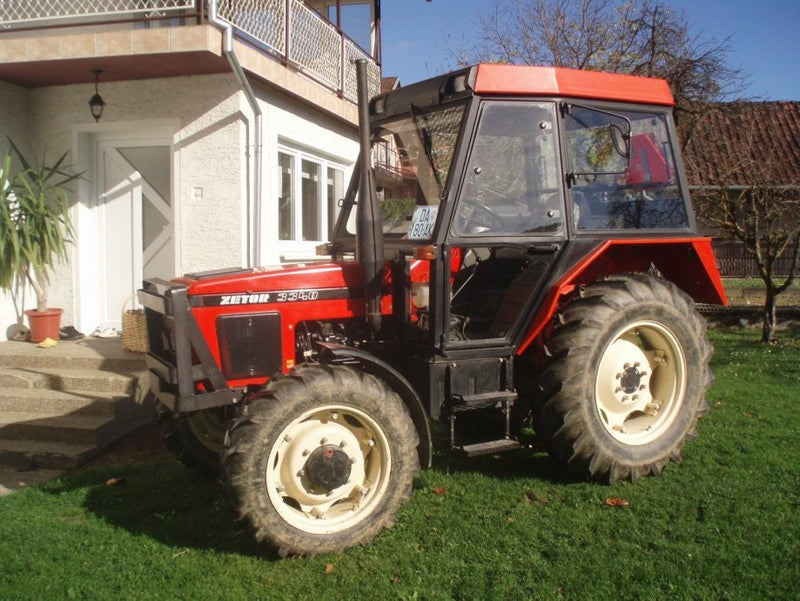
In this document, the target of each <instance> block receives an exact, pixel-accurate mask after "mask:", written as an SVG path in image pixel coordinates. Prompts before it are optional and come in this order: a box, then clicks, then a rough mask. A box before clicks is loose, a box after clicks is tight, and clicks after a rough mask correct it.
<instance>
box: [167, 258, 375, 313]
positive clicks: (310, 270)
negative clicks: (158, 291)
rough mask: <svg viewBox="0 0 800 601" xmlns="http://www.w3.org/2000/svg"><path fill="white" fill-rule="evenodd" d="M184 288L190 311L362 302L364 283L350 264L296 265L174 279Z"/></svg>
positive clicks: (348, 262)
mask: <svg viewBox="0 0 800 601" xmlns="http://www.w3.org/2000/svg"><path fill="white" fill-rule="evenodd" d="M173 282H175V283H179V284H183V285H184V286H186V287H187V293H188V296H189V298H190V304H191V305H192V306H193V307H207V306H219V305H263V304H272V303H282V302H290V301H297V302H302V301H303V300H308V299H309V298H311V297H313V298H314V299H315V300H316V299H321V298H322V297H330V295H332V294H335V295H336V296H338V297H339V298H344V297H347V298H362V297H363V295H364V279H363V275H362V273H361V269H360V267H359V265H358V263H356V262H353V261H339V262H320V263H299V264H289V265H279V266H274V267H265V268H256V269H247V270H230V271H222V272H220V271H213V272H204V273H196V274H189V275H187V276H184V277H183V278H176V279H175V280H173Z"/></svg>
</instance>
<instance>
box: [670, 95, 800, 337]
mask: <svg viewBox="0 0 800 601" xmlns="http://www.w3.org/2000/svg"><path fill="white" fill-rule="evenodd" d="M785 106H786V104H785V103H777V102H772V103H770V102H765V103H748V102H735V103H727V104H721V105H713V106H709V107H707V109H706V112H705V114H704V115H703V116H702V117H698V118H697V119H696V120H695V122H694V123H693V128H692V134H691V136H688V140H687V143H686V149H685V154H684V158H685V162H686V166H687V171H688V173H689V179H690V180H691V181H696V182H701V185H700V188H699V189H698V190H696V191H695V192H694V193H693V195H692V196H693V200H694V203H695V208H696V211H697V214H698V216H699V218H700V220H701V221H703V222H704V223H706V224H707V225H709V226H711V227H713V228H716V229H717V230H718V231H720V232H721V233H722V234H723V236H726V237H729V238H733V239H736V240H739V241H740V242H741V243H742V245H743V246H744V248H745V250H746V251H747V253H748V255H750V256H752V257H753V259H754V260H755V263H756V266H757V269H758V274H759V277H760V278H761V280H762V281H763V282H764V288H765V299H764V307H763V325H762V332H761V340H762V342H772V341H774V339H775V329H776V325H777V320H776V312H775V306H776V299H777V297H778V295H779V294H781V293H782V292H784V291H785V290H787V289H788V288H789V287H790V286H791V285H792V283H793V281H794V276H795V273H796V270H797V263H798V251H799V250H800V171H798V166H797V157H796V156H795V157H792V156H791V151H792V148H793V146H794V144H793V142H792V141H791V140H785V139H784V138H783V137H782V135H783V134H784V131H785V130H783V129H782V128H781V127H780V126H778V127H776V124H779V123H781V122H782V121H784V120H783V119H781V115H780V112H781V111H783V108H784V107H785ZM782 142H785V143H782ZM787 150H788V152H787ZM779 259H783V260H784V261H783V263H784V269H783V270H782V275H781V277H779V276H778V275H777V270H776V267H777V262H778V260H779ZM787 265H788V267H787Z"/></svg>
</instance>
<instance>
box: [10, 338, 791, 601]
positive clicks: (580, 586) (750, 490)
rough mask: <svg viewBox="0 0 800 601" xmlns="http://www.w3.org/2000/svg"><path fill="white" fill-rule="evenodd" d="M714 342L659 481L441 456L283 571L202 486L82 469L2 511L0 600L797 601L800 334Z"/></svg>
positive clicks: (522, 461) (163, 470)
mask: <svg viewBox="0 0 800 601" xmlns="http://www.w3.org/2000/svg"><path fill="white" fill-rule="evenodd" d="M711 336H712V338H713V342H714V343H715V345H716V347H717V354H716V355H715V358H714V368H715V374H716V378H717V379H716V384H715V386H714V388H713V389H712V390H711V392H710V394H709V402H710V404H711V413H709V415H707V416H706V417H705V418H704V419H703V420H702V421H701V424H700V427H699V438H698V439H697V440H696V441H694V442H692V443H690V444H689V445H688V446H687V447H686V449H685V451H684V461H683V463H682V464H681V465H680V466H678V465H672V466H670V467H669V468H668V469H667V470H666V471H665V473H664V475H663V476H662V477H660V478H647V479H644V480H640V481H639V482H637V483H636V484H633V485H632V484H626V483H622V484H617V485H614V486H606V485H598V484H588V483H585V482H581V481H575V480H572V479H571V478H569V477H568V476H565V475H564V474H563V473H561V472H560V471H559V470H558V469H557V466H555V465H554V464H553V463H552V462H551V461H550V460H549V459H548V457H547V456H546V455H544V454H542V453H538V452H531V451H520V452H515V453H512V454H506V455H502V456H499V457H497V458H494V457H486V458H481V459H472V460H466V459H463V460H462V459H454V458H451V457H448V456H442V457H437V460H436V462H435V467H434V469H432V470H428V471H424V472H422V473H421V474H420V475H419V477H418V479H417V482H416V486H415V493H414V497H413V499H412V500H411V502H410V503H409V504H408V505H406V506H405V508H404V509H403V510H402V511H401V514H400V519H399V521H398V524H397V526H396V527H395V528H394V529H393V530H390V531H386V532H385V533H383V534H382V535H380V536H379V537H378V538H377V539H376V541H375V543H374V544H373V545H371V546H370V547H366V548H359V549H353V550H351V551H348V552H347V553H345V554H341V555H326V556H318V557H314V558H312V559H304V560H303V559H291V560H279V559H276V558H275V557H274V556H272V555H271V554H269V553H268V552H264V551H263V550H260V549H259V548H257V547H255V546H254V545H253V544H252V543H251V542H250V540H249V537H248V535H247V534H245V533H244V532H242V531H241V530H240V529H239V527H238V525H237V524H236V523H235V522H234V520H233V515H232V513H231V511H230V510H229V509H228V506H227V504H226V500H225V496H224V489H223V488H222V486H220V485H219V484H217V483H216V482H214V481H211V480H208V479H204V478H202V477H200V476H197V475H195V474H194V473H193V472H191V471H189V470H187V469H185V468H183V467H182V466H180V465H178V464H176V463H168V464H166V465H164V464H156V463H140V464H135V465H127V466H99V467H93V468H89V469H84V470H79V471H76V472H73V473H71V474H69V475H67V476H66V477H64V478H62V479H60V480H57V481H54V482H51V483H50V484H48V485H45V486H43V487H41V488H28V489H24V490H22V491H19V492H17V493H15V494H12V495H10V496H8V497H4V498H2V499H0V599H3V600H6V601H11V600H14V599H31V600H33V599H35V600H37V601H38V600H45V599H46V600H55V599H102V600H105V599H119V600H123V599H137V600H139V599H168V600H173V599H187V600H189V599H191V600H200V599H224V600H237V599H247V600H258V599H326V600H338V599H348V600H351V599H376V600H378V599H459V600H467V599H513V600H527V599H556V600H558V599H573V600H576V601H584V600H590V599H598V600H609V599H625V600H634V599H642V600H648V601H649V600H653V599H691V600H704V599H708V600H715V601H717V600H751V599H782V600H783V599H800V589H798V581H800V514H799V513H798V512H799V510H800V507H798V506H799V505H800V445H798V432H800V411H798V393H797V391H798V389H800V369H798V363H800V331H794V332H786V333H783V338H782V341H781V343H780V344H777V345H771V346H764V345H761V344H758V343H757V342H756V341H755V338H756V336H754V334H753V332H752V331H749V332H748V331H733V330H731V331H726V332H718V331H714V332H711ZM112 477H121V478H124V484H120V485H116V486H111V485H107V484H106V482H107V480H108V479H109V478H112ZM607 499H622V500H624V501H626V502H627V503H628V505H624V506H616V507H613V506H608V505H607V504H606V500H607Z"/></svg>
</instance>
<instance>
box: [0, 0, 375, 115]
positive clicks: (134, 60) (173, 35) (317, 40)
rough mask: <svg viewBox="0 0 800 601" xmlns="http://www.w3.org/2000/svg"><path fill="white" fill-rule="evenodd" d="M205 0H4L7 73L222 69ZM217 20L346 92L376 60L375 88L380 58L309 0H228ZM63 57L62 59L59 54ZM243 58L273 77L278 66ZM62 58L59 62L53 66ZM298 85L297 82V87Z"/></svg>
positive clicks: (41, 81)
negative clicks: (359, 70) (361, 66)
mask: <svg viewBox="0 0 800 601" xmlns="http://www.w3.org/2000/svg"><path fill="white" fill-rule="evenodd" d="M209 9H210V3H209V2H206V1H204V0H31V1H30V2H16V1H14V2H11V1H5V0H0V79H2V80H5V81H8V82H11V83H15V84H17V85H22V86H26V87H37V86H45V85H63V84H67V83H80V82H88V81H91V77H92V69H96V68H102V69H104V79H106V80H114V79H116V80H126V79H143V78H152V77H170V76H179V75H190V74H199V73H220V72H225V71H226V70H227V69H228V67H227V65H226V61H225V60H224V59H223V57H222V56H221V52H220V46H221V44H220V35H219V32H218V30H217V29H216V28H213V27H211V26H210V22H209ZM217 16H218V19H219V21H221V22H223V23H226V24H229V25H230V26H231V27H232V31H233V35H234V40H235V41H236V42H238V43H239V45H238V46H237V47H238V48H244V49H246V50H248V51H251V50H254V51H256V52H257V53H258V54H259V55H261V56H267V57H270V58H271V59H274V60H273V62H275V63H277V64H278V65H280V66H282V67H285V68H288V69H289V70H292V71H295V72H298V73H301V74H302V75H303V76H305V77H307V78H310V79H312V80H313V81H315V82H317V83H318V84H320V85H322V86H324V87H325V88H327V89H328V90H331V91H333V92H335V93H336V94H337V95H338V96H339V97H341V98H344V99H347V100H349V101H351V102H355V101H356V99H357V98H356V96H357V92H356V83H355V65H354V61H355V59H357V58H366V59H368V61H369V90H370V95H375V94H377V93H378V92H379V91H380V66H379V65H378V64H377V63H376V61H375V60H373V59H372V57H370V56H369V54H368V53H366V52H365V51H364V50H362V49H361V48H359V47H358V45H357V44H356V43H355V42H353V41H352V40H351V39H349V38H348V37H347V36H346V35H344V34H343V33H342V32H341V31H339V30H338V29H337V28H336V27H335V26H334V25H333V24H331V23H329V22H328V21H327V20H326V19H324V18H323V17H322V16H321V15H320V14H319V13H318V12H316V11H315V10H314V9H313V8H312V6H311V4H310V3H306V2H303V1H302V0H224V1H221V2H219V3H218V8H217ZM54 61H58V63H54ZM250 64H252V65H253V67H252V68H249V67H248V63H247V62H245V61H243V66H244V67H245V69H247V70H249V71H250V72H251V73H253V74H254V75H256V76H261V77H262V78H263V79H265V80H266V81H272V79H271V77H270V74H274V73H275V70H274V68H272V67H270V68H267V69H266V70H265V69H259V68H258V66H257V65H258V64H263V62H262V61H259V60H257V59H253V60H251V61H250ZM56 65H57V66H56ZM290 91H291V90H290Z"/></svg>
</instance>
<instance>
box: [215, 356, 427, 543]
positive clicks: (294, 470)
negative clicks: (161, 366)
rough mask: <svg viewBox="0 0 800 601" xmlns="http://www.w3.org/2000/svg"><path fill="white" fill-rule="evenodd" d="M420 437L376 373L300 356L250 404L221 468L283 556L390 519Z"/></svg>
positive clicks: (363, 534) (362, 533)
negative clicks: (302, 361)
mask: <svg viewBox="0 0 800 601" xmlns="http://www.w3.org/2000/svg"><path fill="white" fill-rule="evenodd" d="M417 443H418V437H417V433H416V430H415V429H414V425H413V423H412V421H411V418H410V416H409V414H408V410H407V409H406V407H405V405H404V404H403V402H402V401H401V400H400V398H399V397H398V396H397V395H396V394H395V393H394V392H392V391H391V390H390V389H389V388H388V386H386V384H384V383H383V382H382V381H381V380H379V379H377V378H375V377H373V376H371V375H369V374H366V373H363V372H360V371H355V370H353V369H350V368H347V367H325V366H311V367H303V366H301V367H300V368H298V369H296V370H295V371H294V372H293V373H292V375H291V376H290V377H284V378H278V379H277V380H274V381H273V382H272V383H270V385H269V386H268V388H267V390H266V391H265V392H264V393H263V395H262V396H261V397H259V398H256V399H254V400H252V401H251V402H250V403H249V404H248V406H247V407H246V409H245V411H244V414H243V415H242V416H241V417H240V418H239V419H238V420H236V422H235V424H234V426H233V427H232V428H231V431H230V432H229V440H228V451H227V452H226V456H225V459H224V463H223V469H224V474H225V478H226V481H227V483H228V487H229V489H230V491H231V493H232V499H233V501H234V504H235V505H236V509H237V510H238V511H239V513H240V515H241V517H242V518H243V519H244V521H245V522H246V523H247V524H248V525H249V526H250V527H251V529H252V530H253V532H254V534H255V537H256V539H257V540H258V541H259V542H264V543H267V544H270V545H272V546H274V547H275V548H277V549H278V551H279V553H280V554H281V555H282V556H286V555H313V554H316V553H327V552H336V551H342V550H344V549H347V548H349V547H352V546H355V545H359V544H367V543H369V542H370V541H371V540H372V539H373V538H374V537H375V536H376V535H377V534H378V533H379V532H380V531H381V530H383V529H384V528H388V527H391V526H392V525H393V524H394V521H395V518H396V514H397V511H398V510H399V508H400V507H401V506H402V505H403V503H405V502H406V501H407V500H408V499H409V498H410V496H411V486H412V481H413V478H414V475H415V474H416V472H417V471H418V469H419V461H418V458H417V451H416V446H417Z"/></svg>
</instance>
